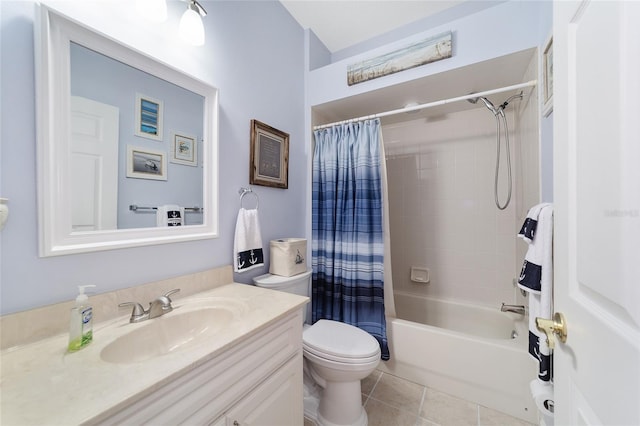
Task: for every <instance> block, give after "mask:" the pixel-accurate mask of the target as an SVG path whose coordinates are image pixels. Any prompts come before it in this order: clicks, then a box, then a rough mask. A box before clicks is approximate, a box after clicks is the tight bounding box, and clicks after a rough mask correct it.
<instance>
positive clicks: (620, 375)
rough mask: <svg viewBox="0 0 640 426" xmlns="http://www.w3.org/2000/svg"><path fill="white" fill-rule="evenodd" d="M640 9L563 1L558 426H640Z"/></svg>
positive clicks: (557, 147)
mask: <svg viewBox="0 0 640 426" xmlns="http://www.w3.org/2000/svg"><path fill="white" fill-rule="evenodd" d="M639 22H640V2H638V1H607V2H605V1H590V2H589V1H585V2H568V1H558V2H554V39H553V49H554V84H553V87H554V100H553V102H554V116H553V121H554V200H555V204H556V206H555V231H556V233H555V240H554V247H555V252H554V258H555V276H554V284H555V291H554V298H555V310H556V312H562V313H563V314H564V315H565V317H566V323H567V332H568V336H567V341H566V343H564V344H562V343H561V344H558V345H556V350H555V353H554V362H555V364H554V365H555V369H554V377H555V392H556V395H555V416H556V424H559V425H591V424H603V425H640V279H639V278H638V277H639V276H640V274H639V273H640V83H639V81H640V25H639V24H638V23H639Z"/></svg>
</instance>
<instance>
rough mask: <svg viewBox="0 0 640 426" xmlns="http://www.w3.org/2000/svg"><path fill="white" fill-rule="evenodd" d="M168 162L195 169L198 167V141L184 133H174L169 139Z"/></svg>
mask: <svg viewBox="0 0 640 426" xmlns="http://www.w3.org/2000/svg"><path fill="white" fill-rule="evenodd" d="M169 161H170V162H172V163H177V164H183V165H185V166H193V167H196V166H197V165H198V139H197V138H196V137H195V136H189V135H185V134H184V133H174V134H173V138H172V139H171V156H170V157H169Z"/></svg>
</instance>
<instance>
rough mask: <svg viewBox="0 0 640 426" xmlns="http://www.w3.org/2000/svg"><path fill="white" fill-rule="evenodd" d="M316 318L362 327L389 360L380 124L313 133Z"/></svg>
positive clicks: (342, 126) (314, 302)
mask: <svg viewBox="0 0 640 426" xmlns="http://www.w3.org/2000/svg"><path fill="white" fill-rule="evenodd" d="M314 136H315V150H314V156H313V203H312V209H313V211H312V227H313V232H312V236H313V239H312V255H313V256H312V267H313V286H312V298H311V300H312V319H313V322H316V321H317V320H319V319H330V320H336V321H341V322H344V323H347V324H351V325H354V326H357V327H359V328H361V329H363V330H365V331H367V332H368V333H369V334H371V335H372V336H374V337H375V338H376V340H378V342H379V343H380V349H381V357H382V359H383V360H388V359H389V347H388V343H387V333H386V323H385V311H384V289H383V288H384V263H383V262H384V242H383V222H382V210H383V199H382V182H381V167H382V165H381V162H382V161H384V157H382V156H381V151H382V136H381V129H380V119H375V120H367V121H363V122H358V123H348V124H342V125H336V126H333V127H330V128H327V129H319V130H316V131H315V132H314Z"/></svg>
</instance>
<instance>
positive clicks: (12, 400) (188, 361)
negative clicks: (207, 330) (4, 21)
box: [0, 283, 308, 425]
mask: <svg viewBox="0 0 640 426" xmlns="http://www.w3.org/2000/svg"><path fill="white" fill-rule="evenodd" d="M211 297H216V298H228V299H232V300H233V301H234V302H238V301H240V302H241V303H242V305H243V306H244V308H243V310H242V313H241V319H239V320H237V321H233V322H231V323H230V324H229V325H228V326H226V327H225V328H224V329H223V330H220V331H219V332H217V333H216V334H215V338H209V339H205V338H203V339H201V341H196V342H192V343H190V344H189V346H188V348H182V349H180V350H177V351H174V352H170V353H168V354H164V355H161V356H157V357H155V358H152V359H149V360H146V361H143V362H132V363H128V364H116V363H109V362H105V361H103V360H102V359H101V357H100V353H101V351H102V349H103V348H104V347H105V346H107V345H108V344H109V343H111V342H112V341H113V340H114V339H115V338H117V337H119V336H120V335H123V334H125V333H127V332H129V331H130V330H133V329H134V328H136V327H142V326H144V324H145V323H148V322H150V321H155V319H153V320H149V321H145V322H141V323H138V324H130V323H129V315H124V316H122V317H119V318H117V319H115V320H112V321H106V322H104V323H99V324H95V325H94V339H93V342H92V343H91V344H90V345H89V346H87V347H86V348H84V349H81V350H80V351H78V352H75V353H67V351H66V348H67V343H68V335H67V334H64V335H59V336H54V337H51V338H48V339H44V340H41V341H39V342H35V343H32V344H28V345H24V346H19V347H14V348H10V349H7V350H4V351H2V353H1V363H2V370H1V376H0V377H1V378H0V387H1V389H2V390H1V392H2V398H1V403H0V404H1V406H0V410H1V411H0V412H1V414H0V416H1V417H0V422H1V423H2V424H6V425H22V424H25V425H26V424H33V425H36V424H37V425H44V424H59V425H62V424H64V425H71V424H81V423H84V422H90V421H91V420H92V419H94V418H96V416H99V415H100V416H103V415H105V414H109V413H110V412H114V413H115V412H117V411H119V410H120V409H121V408H122V407H124V406H126V405H129V404H131V403H133V402H135V401H137V400H138V399H140V398H142V397H144V396H145V395H147V394H148V393H151V392H153V391H155V390H157V389H158V388H159V387H161V386H163V385H166V384H167V383H170V382H171V381H173V380H175V379H176V378H177V377H180V376H181V375H183V374H184V373H186V372H188V371H189V370H191V369H193V368H195V367H197V366H199V365H201V364H202V363H204V362H206V361H207V360H209V359H211V358H214V357H215V356H217V355H219V354H220V353H222V352H223V351H225V350H226V349H229V348H230V347H232V346H234V345H236V344H238V343H241V342H242V341H244V339H245V338H247V337H249V336H252V335H254V334H255V333H257V332H258V331H260V330H261V329H263V328H265V327H266V326H268V325H269V324H272V323H274V322H275V321H277V320H278V319H280V318H282V317H284V316H286V315H287V314H289V313H291V312H294V311H296V310H297V309H299V308H300V307H302V306H304V305H305V304H306V303H307V301H308V298H306V297H302V296H297V295H293V294H288V293H283V292H278V291H273V290H267V289H263V288H259V287H254V286H251V285H246V284H236V283H233V284H228V285H224V286H221V287H218V288H216V289H214V290H210V291H206V292H203V293H199V294H196V295H193V296H190V297H187V298H184V299H176V300H175V301H174V303H173V305H174V312H176V311H177V310H179V308H180V307H181V306H183V305H186V304H187V303H191V302H194V301H195V302H197V301H198V300H199V299H206V298H211ZM174 312H171V313H169V314H167V315H166V316H169V315H171V314H173V313H174ZM160 318H162V317H160Z"/></svg>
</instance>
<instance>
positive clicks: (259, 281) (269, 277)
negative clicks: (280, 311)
mask: <svg viewBox="0 0 640 426" xmlns="http://www.w3.org/2000/svg"><path fill="white" fill-rule="evenodd" d="M311 272H312V271H311V269H309V270H307V271H306V272H303V273H301V274H298V275H293V276H291V277H283V276H280V275H273V274H264V275H260V276H258V277H255V278H254V279H253V283H254V284H255V285H256V286H258V287H263V288H269V289H271V290H278V291H284V292H286V293H292V294H298V295H300V296H307V297H309V298H311ZM302 312H303V319H304V322H305V323H308V322H309V323H310V322H311V302H309V303H308V304H307V308H306V309H305V310H303V311H302Z"/></svg>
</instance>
